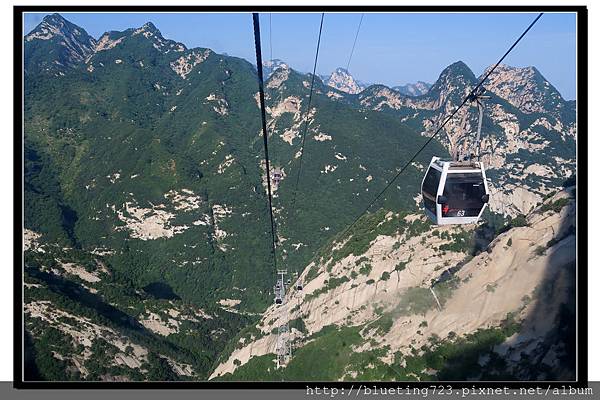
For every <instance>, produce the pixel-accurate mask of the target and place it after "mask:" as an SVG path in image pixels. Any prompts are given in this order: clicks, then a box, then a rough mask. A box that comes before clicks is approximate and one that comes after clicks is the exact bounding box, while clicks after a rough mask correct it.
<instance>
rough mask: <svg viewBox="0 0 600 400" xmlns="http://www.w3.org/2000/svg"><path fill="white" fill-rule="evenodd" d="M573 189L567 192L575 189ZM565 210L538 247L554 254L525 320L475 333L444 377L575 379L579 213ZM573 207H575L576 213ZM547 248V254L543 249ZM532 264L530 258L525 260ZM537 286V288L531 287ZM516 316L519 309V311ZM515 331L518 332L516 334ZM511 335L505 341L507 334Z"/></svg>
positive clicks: (446, 366) (453, 358) (509, 319)
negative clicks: (553, 228) (551, 235)
mask: <svg viewBox="0 0 600 400" xmlns="http://www.w3.org/2000/svg"><path fill="white" fill-rule="evenodd" d="M571 189H573V188H570V189H569V190H568V191H569V192H570V193H571ZM574 208H575V202H574V201H571V202H569V204H568V205H567V206H565V208H563V209H562V210H563V211H564V210H565V209H568V210H569V212H568V213H566V217H563V219H562V221H561V226H560V228H559V229H557V230H555V231H554V236H553V239H552V240H550V241H549V242H548V243H537V244H536V246H539V247H537V248H536V249H535V250H534V251H535V252H538V253H539V255H541V254H549V256H548V260H547V263H546V265H545V274H544V277H543V278H542V280H541V283H540V284H539V285H538V287H536V288H535V290H534V294H533V296H532V297H533V298H529V297H528V296H525V297H524V298H523V302H524V305H525V304H529V303H530V302H531V301H535V303H534V304H532V306H531V307H529V308H530V309H529V310H528V311H526V312H527V315H526V317H525V319H524V320H522V321H521V322H520V323H516V322H515V320H514V316H513V315H509V316H507V319H506V320H505V321H504V322H503V324H502V326H501V327H500V328H499V329H498V330H494V331H490V332H489V334H488V333H483V331H481V332H476V333H475V335H474V337H476V339H475V340H474V341H473V342H470V343H469V345H467V346H465V349H464V351H460V352H456V353H454V354H453V355H452V356H450V357H449V358H447V359H446V362H445V364H444V367H443V368H442V369H440V370H439V371H438V373H437V378H438V379H440V380H473V379H475V380H523V381H536V380H574V379H575V377H576V375H575V372H576V311H575V310H576V289H575V285H576V263H575V262H573V261H572V260H573V259H575V256H576V241H575V239H576V233H575V226H576V213H575V210H574ZM571 211H573V212H572V213H571ZM542 251H543V253H542ZM522 261H523V262H527V260H522ZM532 289H534V288H532ZM515 314H516V313H515ZM515 332H516V333H515ZM506 336H508V338H507V339H506V340H504V338H505V337H506Z"/></svg>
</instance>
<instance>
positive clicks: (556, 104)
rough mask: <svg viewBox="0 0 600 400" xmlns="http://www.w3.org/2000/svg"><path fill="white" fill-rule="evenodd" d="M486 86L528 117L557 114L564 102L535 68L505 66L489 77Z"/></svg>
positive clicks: (486, 71)
mask: <svg viewBox="0 0 600 400" xmlns="http://www.w3.org/2000/svg"><path fill="white" fill-rule="evenodd" d="M490 68H491V67H489V68H487V69H486V70H485V72H484V73H483V75H485V74H487V73H488V71H489V70H490ZM485 87H486V88H487V90H489V91H490V92H492V93H494V94H495V95H497V96H498V97H501V98H503V99H505V100H507V101H508V102H509V103H510V104H512V105H513V106H515V107H517V108H518V109H520V110H521V111H523V112H525V113H528V114H531V113H534V112H541V113H555V112H556V111H557V108H558V109H560V108H562V107H563V105H562V103H564V99H563V98H562V96H561V95H560V93H559V92H558V91H557V90H556V89H555V88H554V86H552V85H551V84H550V83H549V82H548V81H547V80H546V79H544V77H543V76H542V74H541V73H540V72H539V71H538V70H537V69H536V68H535V67H525V68H517V67H511V66H508V65H504V64H501V65H499V66H498V67H497V68H496V69H495V70H494V72H493V73H492V74H491V75H490V76H489V77H488V80H487V81H486V84H485Z"/></svg>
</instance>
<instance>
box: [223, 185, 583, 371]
mask: <svg viewBox="0 0 600 400" xmlns="http://www.w3.org/2000/svg"><path fill="white" fill-rule="evenodd" d="M559 204H560V206H559ZM386 218H393V215H392V214H388V215H387V216H386ZM420 219H421V217H420V216H418V215H415V216H408V217H406V218H405V222H407V223H416V224H418V223H419V221H420ZM574 226H575V201H574V199H573V198H571V195H570V192H569V191H567V190H565V191H560V192H557V193H556V194H555V195H554V196H552V197H550V198H548V199H547V200H546V201H545V202H544V203H543V205H542V206H540V207H538V208H536V209H535V210H534V211H533V212H531V213H530V214H529V216H528V217H527V226H523V227H519V228H513V229H511V230H509V231H507V232H505V233H503V234H501V235H499V236H498V237H496V238H495V239H494V240H493V242H491V243H490V244H489V247H488V251H487V252H482V253H480V254H479V255H477V256H476V257H474V258H473V257H471V258H468V257H467V255H466V254H465V253H462V252H461V251H450V252H449V251H445V250H444V251H443V253H445V254H442V251H441V250H440V249H445V248H447V247H444V246H447V245H451V244H452V243H453V242H455V240H456V239H455V237H454V236H453V235H455V234H457V233H458V232H459V231H460V229H462V228H457V227H437V228H436V229H435V230H436V232H437V233H436V234H433V235H432V232H431V231H426V232H424V233H422V234H420V235H418V236H412V237H410V236H407V235H403V234H400V235H393V236H387V235H380V236H377V237H376V239H375V240H373V241H372V242H371V243H370V247H369V249H368V250H367V251H366V252H365V253H363V254H359V255H354V254H351V255H349V256H347V257H345V258H343V259H341V260H338V261H334V262H333V263H330V261H331V260H325V259H321V260H318V261H316V262H313V263H311V264H309V265H308V266H307V267H306V268H305V270H304V272H303V273H302V275H301V278H302V279H303V281H304V282H305V286H304V290H303V291H302V292H298V291H292V292H290V293H288V295H287V299H286V303H284V305H282V306H275V305H274V306H271V307H270V308H269V309H268V310H267V311H266V312H265V313H264V314H263V317H262V319H261V321H260V322H259V323H258V325H257V329H259V330H260V331H261V332H262V335H260V336H258V337H256V338H255V339H254V340H250V341H247V340H245V341H244V342H243V343H242V342H240V344H239V345H238V346H237V348H236V349H235V350H234V351H233V353H232V354H231V355H230V357H229V358H228V359H227V360H225V361H223V362H222V363H221V364H220V365H218V366H217V368H216V369H215V370H214V371H213V373H212V375H211V379H212V378H215V377H218V376H221V375H224V374H227V373H232V372H234V371H235V370H236V368H238V367H239V366H240V365H244V364H246V363H247V362H249V361H250V360H251V359H252V358H253V357H256V356H261V355H265V354H269V353H275V346H276V335H275V334H274V333H272V332H274V330H273V329H274V328H275V327H277V326H278V325H279V324H281V323H282V322H283V319H282V318H284V316H285V315H289V319H290V320H292V319H295V318H301V319H302V321H303V323H304V325H305V332H304V333H302V332H299V331H297V330H292V336H293V338H294V339H293V340H294V345H295V348H296V349H298V348H301V347H303V346H304V345H307V344H309V343H310V342H311V340H310V339H308V340H307V338H310V337H311V335H314V334H315V333H317V332H319V331H321V330H322V329H323V328H324V327H326V326H329V325H335V326H337V327H344V326H363V325H365V326H366V327H365V328H364V329H362V330H361V335H362V337H363V338H364V340H365V344H364V345H361V346H358V347H356V348H354V349H353V350H354V351H357V352H362V351H367V350H372V349H376V348H379V347H381V348H384V347H385V348H386V349H387V350H386V352H385V353H386V354H393V353H395V352H396V351H398V352H400V353H401V354H404V355H406V356H408V355H410V354H414V353H413V352H414V351H415V349H419V348H421V346H423V345H426V344H428V343H430V341H431V340H432V338H435V340H440V339H441V340H448V339H447V338H450V340H454V338H456V337H462V336H465V335H468V334H471V333H473V332H476V331H478V330H479V329H490V328H494V327H498V326H500V325H501V324H503V323H504V321H505V320H506V318H507V315H512V317H513V318H515V319H516V321H517V322H518V323H520V324H521V326H522V330H521V331H519V332H517V333H515V334H514V335H513V336H511V337H509V338H507V339H506V341H505V342H503V343H502V344H501V345H498V346H497V347H496V348H495V349H494V351H495V352H496V353H497V355H499V356H501V357H506V360H507V364H508V366H509V368H511V369H512V370H513V373H515V374H516V375H519V374H521V373H523V371H521V370H520V368H521V364H519V362H520V360H521V359H522V358H523V357H533V358H535V359H536V360H538V361H537V362H539V363H543V364H545V365H547V366H548V367H552V366H555V364H556V360H557V357H561V356H564V352H565V350H564V348H563V347H561V346H564V343H563V344H560V343H559V342H560V340H559V341H557V342H556V343H554V344H552V345H550V344H549V342H548V341H549V340H550V339H549V337H551V336H552V335H554V334H555V333H556V332H554V331H555V326H554V322H553V321H555V320H556V318H559V316H560V313H561V312H562V311H561V310H562V309H563V305H564V304H567V303H570V302H572V301H573V298H571V297H572V295H573V293H572V292H570V291H569V290H570V289H569V282H570V280H569V279H568V278H567V277H566V274H568V273H574V271H571V269H572V267H573V266H574V262H575V246H574V240H575V235H574ZM342 245H343V243H338V244H337V245H336V246H334V248H335V247H339V246H342ZM424 259H426V260H427V261H426V262H424V261H423V260H424ZM436 260H439V261H438V262H437V263H436ZM523 260H527V262H526V263H523ZM461 261H462V266H461V267H460V268H459V269H458V270H456V269H454V272H450V271H452V269H449V268H448V265H449V264H451V265H457V264H459V263H461ZM367 265H368V268H366V266H367ZM398 265H400V266H401V267H400V268H399V267H398ZM311 271H312V272H311ZM452 275H454V278H450V279H454V280H455V282H456V286H454V289H453V290H452V291H451V293H450V294H448V293H443V292H442V291H441V289H438V286H436V285H435V284H433V285H432V282H442V281H444V280H448V277H449V276H452ZM336 280H337V281H338V282H342V283H341V284H339V285H337V286H335V287H331V288H328V286H331V283H330V282H332V281H336ZM554 280H556V282H559V283H558V284H557V285H548V282H552V281H554ZM328 282H329V284H328ZM548 290H551V291H552V293H551V295H550V297H548V296H549V292H547V291H548ZM436 291H437V294H436ZM415 294H419V295H420V296H425V297H429V298H428V300H427V301H428V302H429V303H431V307H429V308H428V309H426V310H423V309H421V310H420V311H418V310H416V309H413V310H411V308H410V307H408V308H402V307H401V305H402V303H403V302H404V301H405V300H404V299H405V298H407V297H411V296H415ZM425 297H424V298H425ZM440 299H441V300H440ZM282 308H287V310H286V311H285V312H284V311H283V310H282ZM542 309H543V313H540V310H542ZM381 315H384V316H389V317H390V318H391V320H392V321H393V322H392V324H391V327H390V328H389V331H388V332H385V333H381V332H379V333H378V331H377V330H375V329H369V328H368V327H369V324H370V323H373V322H374V321H376V320H378V319H379V318H380V316H381ZM552 340H554V339H551V340H550V341H552ZM567 340H568V339H567ZM384 358H385V357H384ZM386 360H387V359H384V360H382V361H384V362H391V361H386ZM234 361H235V362H234ZM482 362H483V364H485V362H486V360H482ZM484 366H485V365H484ZM435 372H436V371H433V373H435ZM351 375H352V374H350V376H351Z"/></svg>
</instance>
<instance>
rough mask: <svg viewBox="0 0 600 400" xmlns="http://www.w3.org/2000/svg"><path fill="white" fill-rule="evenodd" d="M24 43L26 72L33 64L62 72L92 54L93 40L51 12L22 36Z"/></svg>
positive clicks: (39, 67) (41, 69) (55, 71)
mask: <svg viewBox="0 0 600 400" xmlns="http://www.w3.org/2000/svg"><path fill="white" fill-rule="evenodd" d="M25 46H26V47H27V48H28V49H29V50H28V51H27V54H26V57H25V70H26V71H28V70H29V69H30V68H31V67H33V68H36V69H39V70H40V71H44V72H45V73H50V74H54V75H61V74H64V71H65V70H66V69H68V68H71V67H73V66H75V65H77V64H79V63H80V62H82V61H84V60H85V59H86V57H88V56H89V55H90V54H92V53H93V52H94V48H95V46H96V40H95V39H94V38H93V37H91V36H90V35H88V34H87V32H86V31H85V30H84V29H83V28H81V27H79V26H77V25H75V24H73V23H71V22H69V21H68V20H66V19H65V18H63V17H62V16H61V15H60V14H50V15H47V16H45V17H44V19H42V22H40V23H39V24H38V25H37V26H36V27H35V28H34V29H33V30H32V31H31V32H29V34H27V35H26V36H25Z"/></svg>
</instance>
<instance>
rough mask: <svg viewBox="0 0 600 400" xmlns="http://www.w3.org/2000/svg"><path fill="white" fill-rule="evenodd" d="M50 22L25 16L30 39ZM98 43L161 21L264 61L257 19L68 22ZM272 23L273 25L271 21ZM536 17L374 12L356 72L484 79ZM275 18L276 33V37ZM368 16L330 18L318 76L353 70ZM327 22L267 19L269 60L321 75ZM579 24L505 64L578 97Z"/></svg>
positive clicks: (401, 80)
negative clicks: (458, 71) (448, 70)
mask: <svg viewBox="0 0 600 400" xmlns="http://www.w3.org/2000/svg"><path fill="white" fill-rule="evenodd" d="M44 15H45V14H31V13H29V14H26V16H25V21H24V24H25V32H26V33H27V32H29V31H30V30H31V29H33V28H34V27H35V26H36V25H37V24H38V23H39V22H40V21H41V19H42V18H43V16H44ZM62 15H63V16H64V17H65V18H67V19H68V20H70V21H71V22H73V23H75V24H77V25H79V26H81V27H82V28H84V29H85V30H86V31H87V32H88V33H89V34H90V35H92V36H94V37H95V38H98V37H99V36H100V35H101V34H102V33H104V32H105V31H109V30H124V29H127V28H131V27H138V26H141V25H142V24H144V23H145V22H147V21H152V22H153V23H154V24H155V25H156V26H157V28H158V29H159V30H160V31H161V32H162V34H163V36H164V37H166V38H168V39H173V40H177V41H179V42H182V43H184V44H185V45H186V46H188V47H208V48H211V49H213V50H215V51H216V52H219V53H227V54H229V55H234V56H239V57H243V58H245V59H247V60H249V61H251V62H252V63H254V62H255V56H254V39H253V31H252V18H251V15H250V14H242V13H227V14H223V13H220V14H219V13H205V14H200V13H193V14H191V13H190V14H183V13H110V14H102V13H89V14H85V13H62ZM269 17H270V18H269ZM534 18H535V14H529V13H510V14H499V13H496V14H477V13H435V14H430V13H428V14H422V13H389V14H371V13H366V14H365V16H364V19H363V23H362V27H361V30H360V34H359V37H358V41H357V44H356V49H355V50H354V55H353V57H352V62H351V64H350V68H349V69H350V72H351V73H352V74H353V75H354V76H355V77H356V79H359V80H361V81H365V82H369V83H383V84H386V85H389V86H395V85H400V84H405V83H408V82H416V81H418V80H422V81H426V82H430V83H433V82H434V81H435V80H436V79H437V77H438V76H439V74H440V72H441V71H442V70H443V69H444V68H445V67H446V66H448V65H449V64H451V63H453V62H455V61H458V60H462V61H464V62H465V63H466V64H467V65H468V66H469V67H470V68H471V69H472V70H473V72H474V73H475V75H477V76H478V75H479V74H481V73H482V72H483V70H484V69H485V68H486V67H488V66H489V65H491V64H493V63H495V62H496V61H497V59H498V58H499V57H500V56H501V55H502V54H504V52H505V51H506V49H507V48H508V47H509V46H510V45H511V44H512V42H513V41H514V40H515V39H516V38H517V37H518V36H519V35H520V34H521V32H522V31H523V30H524V29H525V28H526V27H527V25H529V23H530V22H531V21H532V20H533V19H534ZM269 19H270V20H271V22H272V27H271V29H269V25H270V24H269ZM359 20H360V14H353V13H332V14H325V20H324V23H323V34H322V38H321V50H320V54H319V63H318V66H317V72H318V73H320V74H328V73H330V72H331V71H333V70H334V69H335V68H336V67H339V66H342V67H345V66H346V63H347V61H348V57H349V55H350V50H351V49H352V43H353V41H354V36H355V33H356V29H357V27H358V23H359ZM319 21H320V14H311V13H298V14H290V13H273V14H272V15H271V16H269V14H268V13H265V14H261V30H262V40H263V58H264V59H268V58H269V54H270V42H271V41H270V40H269V31H270V30H271V32H272V34H273V35H272V51H273V58H279V59H282V60H284V61H286V62H287V63H289V64H290V65H291V66H292V68H295V69H298V70H300V71H304V72H308V71H312V63H313V61H314V52H315V46H316V39H317V35H318V29H319ZM575 43H576V16H575V14H567V13H549V14H545V15H544V16H543V17H542V18H541V19H540V20H539V21H538V23H537V24H536V25H535V26H534V28H533V29H532V30H531V31H530V32H529V34H528V35H527V36H526V37H525V38H524V39H523V41H522V42H521V43H520V44H519V45H518V46H517V47H516V48H515V49H514V50H513V52H512V53H511V54H510V56H509V57H508V58H507V59H506V60H505V63H507V64H509V65H513V66H519V67H522V66H530V65H533V66H535V67H536V68H537V69H538V70H539V71H540V72H541V73H542V74H543V75H544V76H545V77H546V79H548V80H549V81H550V83H552V84H553V85H554V86H555V87H556V88H557V89H558V90H559V91H560V92H561V94H562V95H563V96H564V97H565V98H566V99H573V98H575V87H576V79H575V77H576V64H575V62H576V59H575V56H576V45H575Z"/></svg>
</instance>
